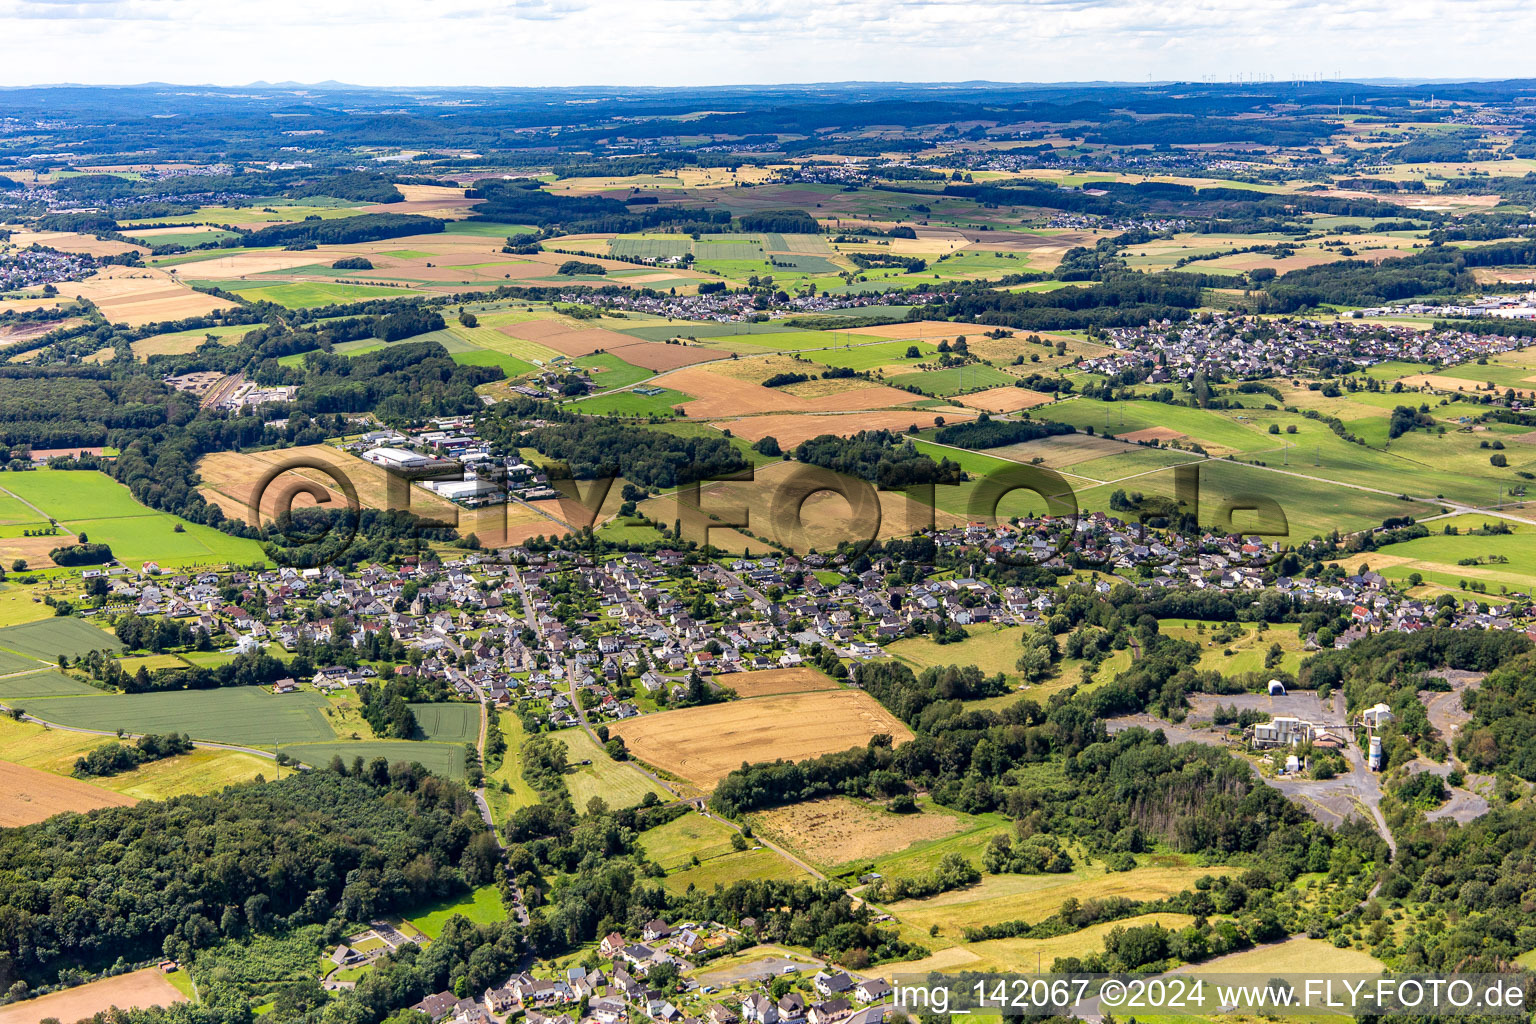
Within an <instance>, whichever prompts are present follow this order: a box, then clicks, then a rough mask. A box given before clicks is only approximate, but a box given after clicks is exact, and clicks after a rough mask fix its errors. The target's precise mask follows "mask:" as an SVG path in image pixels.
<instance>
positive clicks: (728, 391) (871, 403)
mask: <svg viewBox="0 0 1536 1024" xmlns="http://www.w3.org/2000/svg"><path fill="white" fill-rule="evenodd" d="M542 344H549V342H547V341H546V342H542ZM622 355H623V354H622V353H620V356H621V357H622ZM666 386H667V387H669V388H674V389H676V390H678V391H681V392H683V393H684V394H689V395H706V396H708V397H705V398H698V399H695V400H693V401H691V402H684V403H682V404H680V405H678V406H677V408H679V409H681V410H682V411H683V413H684V414H685V415H686V416H688V417H689V418H690V419H705V420H707V419H715V418H719V417H727V416H741V415H746V414H751V413H760V412H775V413H778V412H856V411H861V410H864V409H887V408H891V407H893V406H903V405H910V404H912V403H913V402H918V401H922V396H919V395H913V394H911V393H910V392H907V391H898V390H897V389H895V388H888V387H885V386H884V385H875V386H873V387H867V386H866V387H859V388H845V389H843V390H841V391H838V392H836V393H833V394H830V395H822V396H820V397H818V398H801V397H799V396H797V395H793V394H789V393H786V392H785V390H784V389H783V388H765V387H763V386H762V385H760V384H754V383H752V382H751V381H746V380H735V379H732V378H731V377H727V376H724V375H723V374H719V373H715V372H714V371H713V370H712V369H711V368H709V367H702V366H700V367H690V368H688V369H685V370H679V371H677V372H676V373H674V374H671V375H669V376H668V377H667V379H666ZM909 422H910V420H909Z"/></svg>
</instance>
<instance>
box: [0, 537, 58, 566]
mask: <svg viewBox="0 0 1536 1024" xmlns="http://www.w3.org/2000/svg"><path fill="white" fill-rule="evenodd" d="M68 542H69V538H68V537H64V536H63V535H59V536H53V537H0V565H6V566H9V565H10V564H11V563H13V562H15V561H16V559H18V558H21V559H25V560H26V563H27V568H29V569H51V568H53V559H52V558H50V557H48V552H50V551H52V550H53V549H54V548H56V547H59V546H60V545H62V544H66V543H68Z"/></svg>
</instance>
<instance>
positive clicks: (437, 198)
mask: <svg viewBox="0 0 1536 1024" xmlns="http://www.w3.org/2000/svg"><path fill="white" fill-rule="evenodd" d="M395 188H396V189H398V190H399V191H400V194H401V195H403V196H404V197H405V201H404V202H403V203H381V204H379V205H377V206H368V207H364V208H363V209H362V210H360V211H358V212H360V213H418V214H421V215H422V216H424V217H441V218H442V219H444V220H458V219H460V218H462V217H468V216H469V215H470V214H471V213H473V212H474V210H473V207H474V206H476V205H478V204H479V203H483V202H485V200H484V199H466V198H464V190H463V189H462V188H450V187H449V186H447V185H396V186H395Z"/></svg>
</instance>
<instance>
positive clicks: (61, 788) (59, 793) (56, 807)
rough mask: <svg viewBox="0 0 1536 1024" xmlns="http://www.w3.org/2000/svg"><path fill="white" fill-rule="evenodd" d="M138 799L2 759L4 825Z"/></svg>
mask: <svg viewBox="0 0 1536 1024" xmlns="http://www.w3.org/2000/svg"><path fill="white" fill-rule="evenodd" d="M136 803H138V801H137V800H135V799H134V798H133V797H131V796H123V795H122V794H121V793H113V792H111V791H110V790H105V789H99V788H97V787H96V786H92V785H91V784H90V783H87V782H81V781H79V780H78V779H71V778H68V777H66V776H63V775H52V774H50V773H48V772H41V771H38V770H37V769H36V768H26V767H23V766H22V765H19V764H12V763H11V762H9V761H0V828H15V827H16V826H17V825H31V824H34V823H36V822H39V821H42V820H43V819H44V818H51V817H53V816H54V815H55V814H59V813H62V812H64V811H81V812H84V811H94V810H97V809H98V808H101V807H132V806H133V805H134V804H136ZM43 1016H48V1015H47V1014H44V1015H43ZM39 1019H41V1018H39ZM60 1019H63V1018H60ZM4 1020H5V1011H4V1010H0V1021H4Z"/></svg>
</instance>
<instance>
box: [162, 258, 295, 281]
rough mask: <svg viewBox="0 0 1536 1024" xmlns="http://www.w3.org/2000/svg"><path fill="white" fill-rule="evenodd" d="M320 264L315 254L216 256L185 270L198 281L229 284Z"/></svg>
mask: <svg viewBox="0 0 1536 1024" xmlns="http://www.w3.org/2000/svg"><path fill="white" fill-rule="evenodd" d="M318 262H320V258H319V257H317V256H316V255H315V253H314V252H265V251H262V252H248V253H237V254H236V255H234V256H215V257H214V258H213V259H207V260H198V261H197V262H195V263H189V264H187V265H186V266H184V267H183V268H182V272H183V273H184V274H186V275H188V276H189V277H190V276H196V278H197V279H198V280H200V281H201V280H208V281H227V280H236V279H239V278H243V277H247V276H249V275H251V274H269V273H273V272H274V271H279V270H291V269H293V268H294V267H308V266H313V265H314V264H316V263H318Z"/></svg>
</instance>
